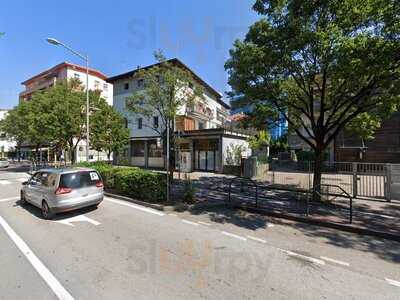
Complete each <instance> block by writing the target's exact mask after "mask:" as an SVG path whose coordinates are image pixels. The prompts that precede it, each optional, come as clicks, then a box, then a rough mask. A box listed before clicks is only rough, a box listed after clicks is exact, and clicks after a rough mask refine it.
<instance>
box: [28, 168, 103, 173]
mask: <svg viewBox="0 0 400 300" xmlns="http://www.w3.org/2000/svg"><path fill="white" fill-rule="evenodd" d="M79 171H96V170H95V169H91V168H85V167H67V168H44V169H40V170H37V171H35V172H49V173H57V174H65V173H74V172H79Z"/></svg>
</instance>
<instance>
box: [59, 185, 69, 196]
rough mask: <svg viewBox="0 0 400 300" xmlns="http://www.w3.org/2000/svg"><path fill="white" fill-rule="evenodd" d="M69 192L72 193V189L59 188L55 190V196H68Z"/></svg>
mask: <svg viewBox="0 0 400 300" xmlns="http://www.w3.org/2000/svg"><path fill="white" fill-rule="evenodd" d="M71 192H72V189H70V188H64V187H59V188H58V189H57V190H56V195H62V194H68V193H71Z"/></svg>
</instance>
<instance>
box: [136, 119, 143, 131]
mask: <svg viewBox="0 0 400 300" xmlns="http://www.w3.org/2000/svg"><path fill="white" fill-rule="evenodd" d="M142 126H143V119H142V118H139V119H137V128H138V129H142Z"/></svg>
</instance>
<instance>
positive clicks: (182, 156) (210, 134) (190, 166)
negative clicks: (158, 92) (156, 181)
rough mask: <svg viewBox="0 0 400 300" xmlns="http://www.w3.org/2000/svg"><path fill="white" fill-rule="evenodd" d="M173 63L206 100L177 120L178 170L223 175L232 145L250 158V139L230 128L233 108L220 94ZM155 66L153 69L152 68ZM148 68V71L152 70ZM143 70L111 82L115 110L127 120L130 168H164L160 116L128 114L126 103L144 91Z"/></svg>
mask: <svg viewBox="0 0 400 300" xmlns="http://www.w3.org/2000/svg"><path fill="white" fill-rule="evenodd" d="M169 62H170V63H173V64H176V65H177V66H179V67H182V68H185V69H186V70H189V71H190V72H191V74H192V76H193V78H194V80H195V83H196V84H199V85H201V86H202V88H203V91H204V94H203V99H202V100H201V101H200V100H199V101H196V102H195V103H194V105H193V106H191V107H188V106H183V107H181V108H180V111H179V112H178V116H177V117H176V120H175V128H174V129H175V135H176V136H177V137H178V145H177V149H175V150H176V158H177V159H176V162H177V168H179V169H180V170H181V171H185V172H192V171H209V172H220V173H221V172H223V167H224V164H225V161H226V156H227V153H226V149H228V148H229V145H231V144H232V145H238V144H240V145H242V148H243V149H244V150H243V156H249V155H250V153H251V152H250V149H249V146H248V143H247V138H248V135H246V134H244V133H240V132H238V131H237V130H232V129H229V128H227V122H228V116H229V110H230V106H229V105H228V104H226V103H225V102H224V101H223V100H222V97H221V95H220V93H218V92H217V91H215V90H214V89H213V88H212V87H211V86H210V85H208V84H207V83H206V82H205V81H204V80H202V79H201V78H200V77H199V76H197V75H196V74H195V73H194V72H193V71H191V70H190V69H189V68H188V67H187V66H186V65H184V64H183V63H182V62H181V61H179V60H178V59H172V60H169ZM153 66H154V65H153ZM151 67H152V66H148V67H145V68H151ZM139 70H140V69H136V70H134V71H131V72H127V73H124V74H121V75H117V76H114V77H111V78H109V79H108V82H109V83H112V84H113V86H114V99H113V105H114V108H115V109H116V110H117V111H119V112H120V113H121V114H122V115H123V116H124V117H125V118H126V120H127V122H126V123H127V127H128V128H129V129H130V136H131V141H130V145H129V149H128V151H127V153H126V154H125V158H124V159H125V160H127V161H128V162H129V164H130V165H133V166H139V167H144V168H164V166H165V155H164V153H163V152H164V151H163V148H164V147H163V145H162V139H161V135H160V133H159V132H162V131H163V128H160V129H159V130H158V132H157V131H156V130H154V129H153V128H154V127H159V126H161V124H162V122H161V120H160V116H158V115H157V114H156V113H154V115H153V116H151V117H150V118H147V117H144V116H142V115H140V114H134V113H132V112H129V111H128V109H127V106H126V103H127V99H128V98H129V97H130V96H132V95H133V93H135V92H138V91H140V90H141V89H143V86H144V82H143V79H142V78H140V77H138V75H137V73H138V71H139Z"/></svg>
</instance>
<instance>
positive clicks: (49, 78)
mask: <svg viewBox="0 0 400 300" xmlns="http://www.w3.org/2000/svg"><path fill="white" fill-rule="evenodd" d="M70 79H77V80H79V81H80V82H81V84H82V87H83V88H85V89H86V67H83V66H79V65H76V64H72V63H69V62H63V63H60V64H58V65H56V66H54V67H52V68H50V69H48V70H46V71H44V72H41V73H39V74H37V75H35V76H33V77H31V78H29V79H28V80H25V81H24V82H22V85H24V86H25V90H24V91H23V92H21V93H20V95H19V97H20V101H29V100H30V99H31V97H32V95H33V93H34V92H36V91H39V90H44V89H47V88H50V87H52V86H54V85H56V84H57V82H60V81H65V80H70ZM106 79H107V76H106V75H105V74H103V73H102V72H100V71H98V70H95V69H91V68H89V90H92V91H100V96H101V97H103V98H104V99H105V100H106V101H107V103H108V104H110V105H112V101H113V86H112V84H110V83H108V82H107V81H106Z"/></svg>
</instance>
